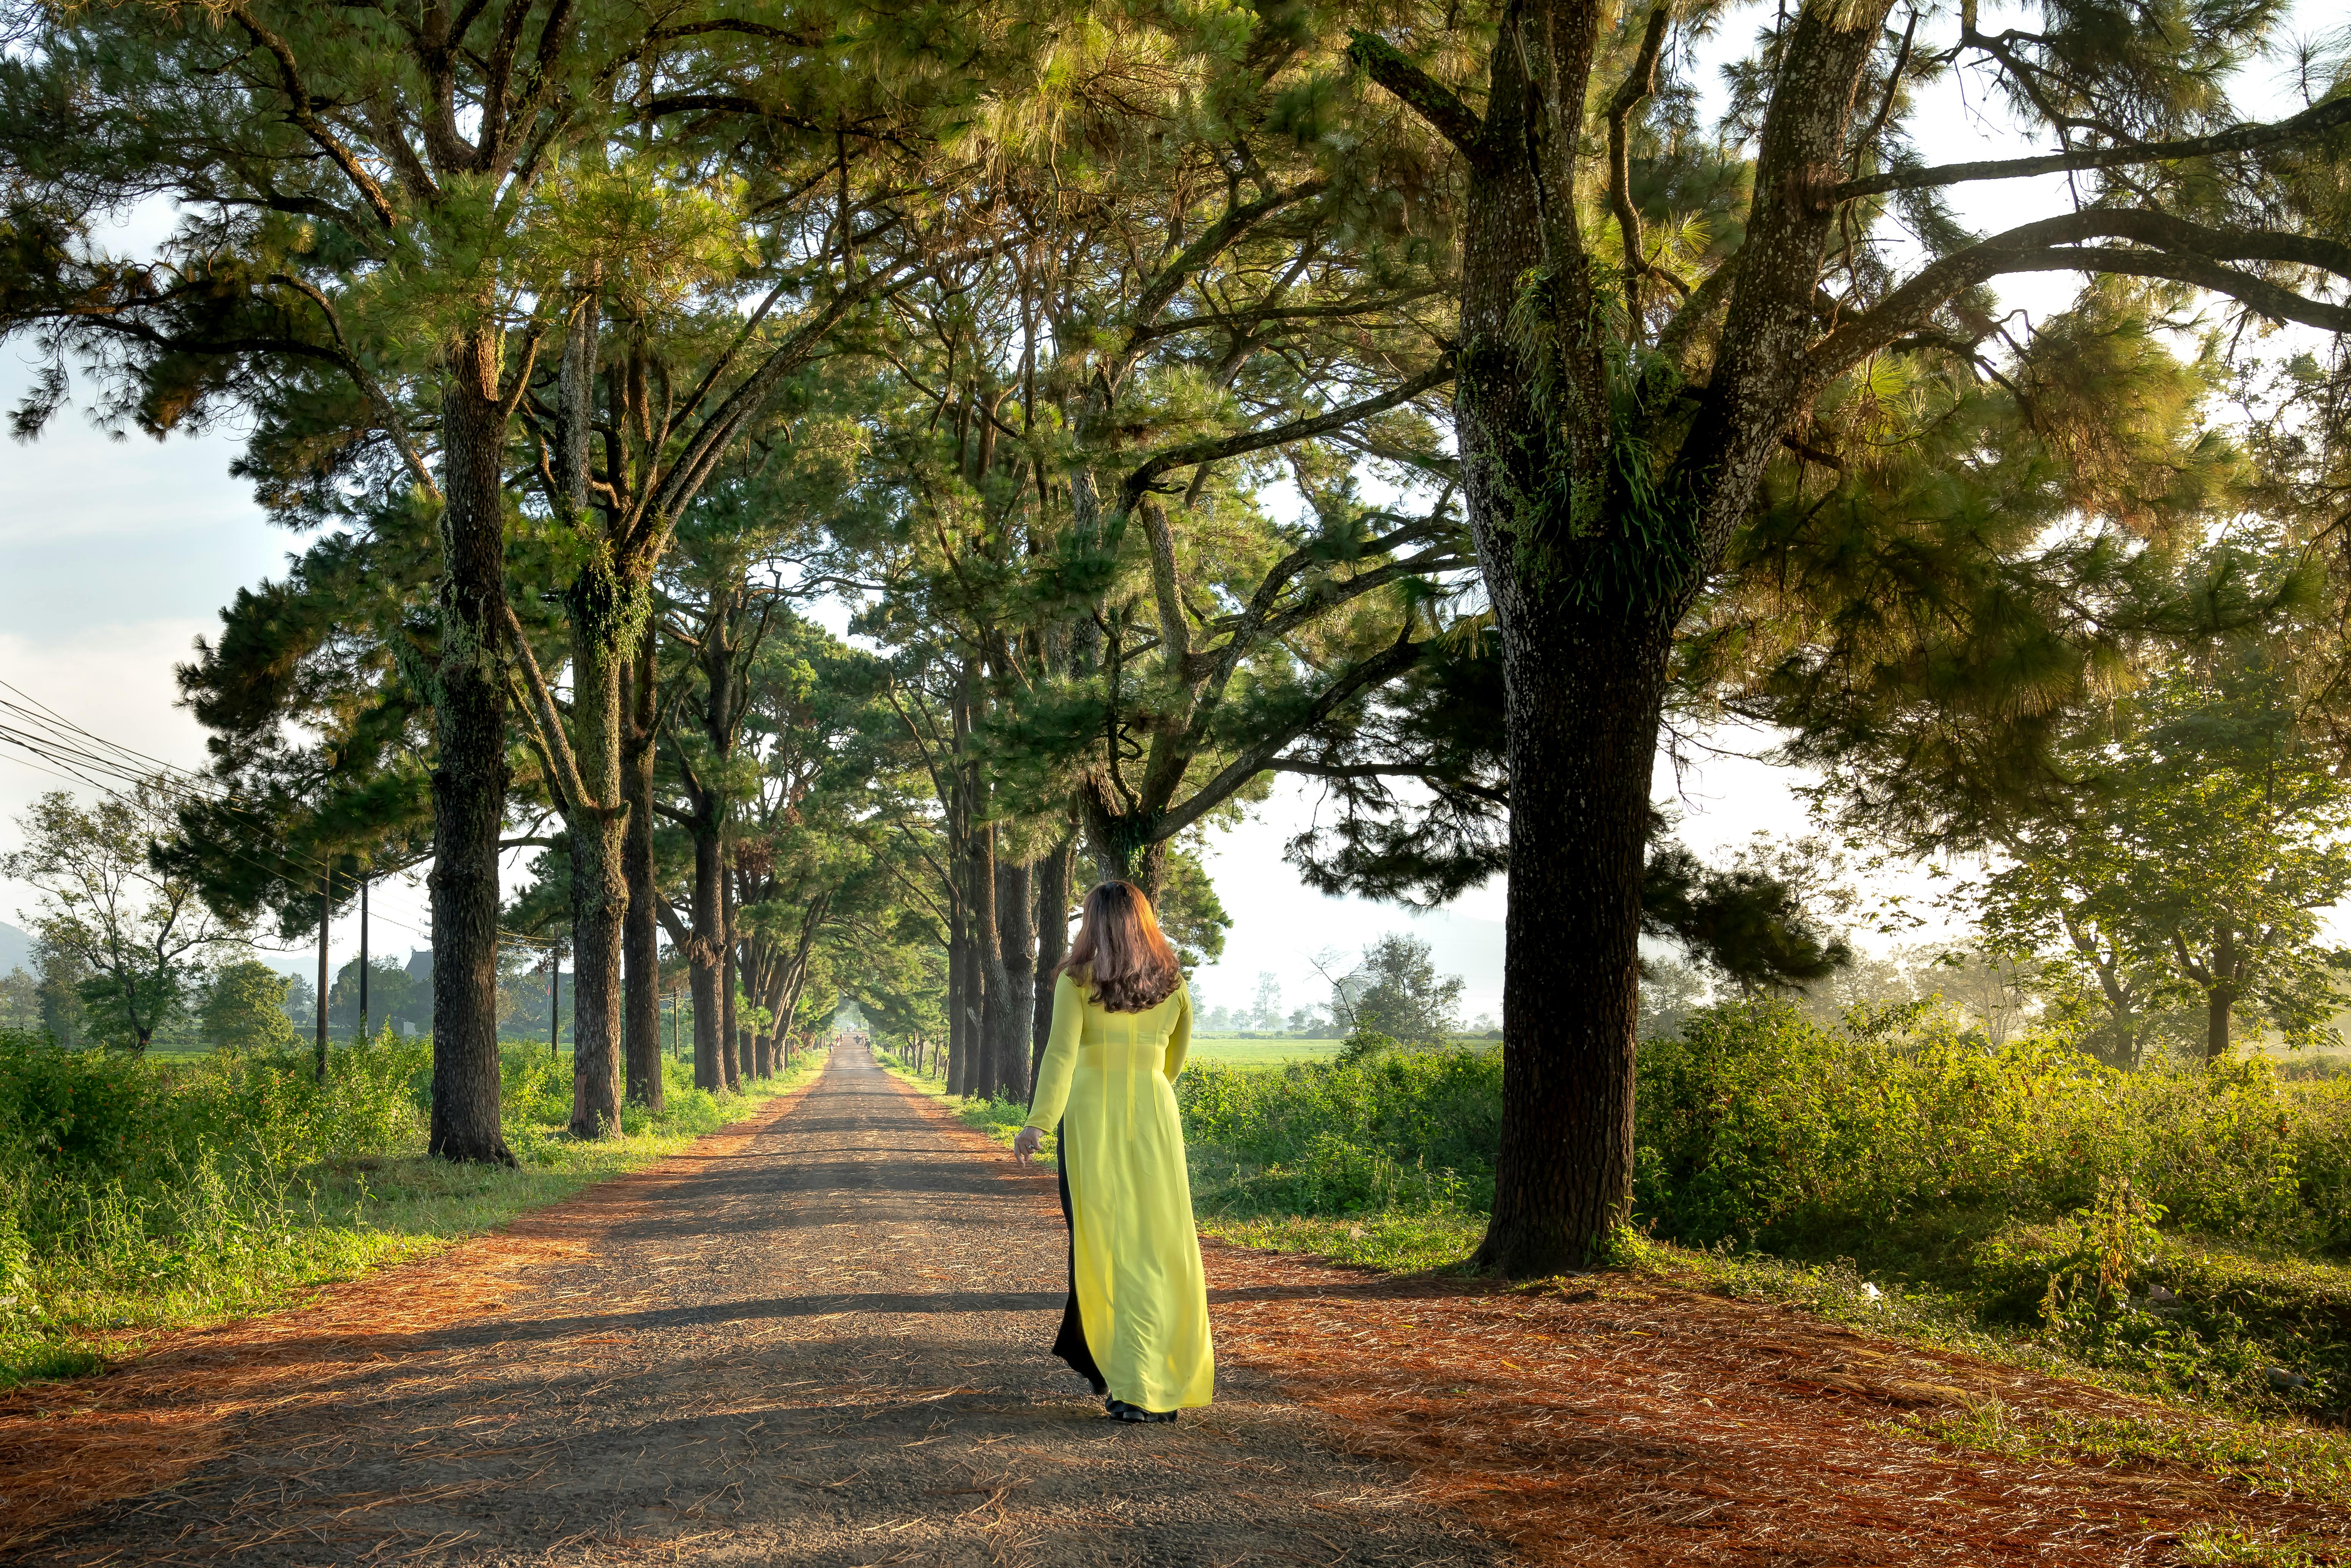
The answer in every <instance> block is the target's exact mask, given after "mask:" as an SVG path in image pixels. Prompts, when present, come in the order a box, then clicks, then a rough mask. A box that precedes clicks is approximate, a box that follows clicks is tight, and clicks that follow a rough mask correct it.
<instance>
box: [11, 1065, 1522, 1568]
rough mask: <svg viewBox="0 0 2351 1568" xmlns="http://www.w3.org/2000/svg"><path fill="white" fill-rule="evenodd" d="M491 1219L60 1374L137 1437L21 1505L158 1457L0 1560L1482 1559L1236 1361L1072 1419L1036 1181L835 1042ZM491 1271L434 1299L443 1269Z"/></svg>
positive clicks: (118, 1432) (1044, 1200) (32, 1479)
mask: <svg viewBox="0 0 2351 1568" xmlns="http://www.w3.org/2000/svg"><path fill="white" fill-rule="evenodd" d="M566 1211H568V1212H566ZM516 1230H517V1239H516V1240H514V1241H513V1242H512V1243H511V1244H509V1245H506V1246H503V1247H502V1246H500V1245H499V1244H498V1241H497V1239H491V1240H490V1241H489V1242H488V1243H486V1244H484V1243H475V1244H469V1246H468V1247H467V1248H461V1249H457V1251H455V1252H454V1253H452V1254H448V1255H445V1256H444V1258H443V1259H441V1260H434V1261H432V1262H427V1263H423V1264H415V1265H408V1266H405V1267H404V1268H403V1269H402V1270H392V1271H391V1273H392V1275H393V1276H399V1277H398V1278H387V1277H384V1276H379V1277H377V1278H376V1279H374V1280H370V1281H359V1282H357V1283H355V1284H352V1285H348V1286H341V1287H337V1288H336V1291H335V1292H334V1295H335V1297H336V1299H335V1300H334V1301H331V1302H329V1303H328V1305H327V1307H326V1308H325V1309H322V1310H321V1311H320V1312H317V1313H314V1314H306V1313H303V1312H292V1313H287V1314H280V1321H279V1322H277V1324H276V1325H274V1326H273V1327H271V1328H269V1329H267V1330H266V1331H260V1332H261V1337H256V1333H255V1332H246V1333H228V1334H224V1335H215V1336H213V1337H211V1338H209V1339H207V1338H206V1336H201V1335H198V1336H190V1337H189V1339H188V1341H186V1342H183V1343H182V1344H181V1345H180V1346H179V1347H177V1348H176V1349H175V1350H174V1351H171V1352H166V1353H165V1354H164V1355H163V1356H162V1357H160V1358H157V1359H156V1361H155V1363H154V1365H153V1366H152V1367H150V1368H149V1369H148V1370H147V1372H146V1373H145V1376H146V1377H147V1379H148V1381H149V1383H150V1384H151V1385H152V1387H151V1388H150V1389H149V1390H148V1391H147V1393H146V1394H144V1395H143V1396H142V1395H141V1392H140V1388H139V1385H140V1382H141V1375H142V1373H141V1367H142V1365H144V1364H133V1366H132V1367H131V1369H130V1370H129V1371H127V1372H126V1373H124V1374H120V1375H117V1376H116V1377H110V1378H107V1379H101V1380H100V1381H99V1383H98V1384H97V1385H90V1386H91V1390H92V1395H93V1400H94V1405H96V1406H106V1405H112V1406H116V1407H117V1408H118V1409H120V1411H121V1412H122V1413H123V1416H124V1418H125V1419H130V1418H131V1417H133V1416H135V1417H136V1418H137V1420H138V1421H139V1422H140V1423H141V1425H140V1426H139V1427H137V1429H136V1430H135V1431H131V1432H130V1433H129V1434H128V1436H127V1437H126V1436H125V1433H124V1432H123V1430H122V1429H121V1428H120V1427H119V1426H118V1427H104V1425H103V1424H104V1420H105V1412H104V1411H103V1410H99V1409H85V1410H84V1411H83V1412H81V1413H80V1414H81V1415H82V1416H83V1417H84V1418H85V1421H86V1424H87V1423H89V1422H95V1423H99V1427H100V1429H102V1430H103V1431H104V1432H108V1433H111V1434H112V1436H111V1437H107V1438H105V1439H104V1440H95V1439H93V1440H92V1443H91V1446H90V1447H89V1449H88V1450H87V1458H86V1460H78V1459H77V1457H76V1456H74V1455H70V1454H67V1455H62V1456H61V1457H60V1458H59V1459H58V1462H57V1464H56V1465H55V1466H54V1467H53V1468H52V1469H51V1470H50V1471H49V1477H50V1479H48V1480H47V1481H45V1480H44V1479H41V1477H40V1475H39V1473H38V1472H39V1468H40V1467H39V1466H38V1465H35V1466H33V1467H32V1473H30V1474H26V1473H19V1474H18V1475H17V1476H16V1478H15V1479H16V1484H17V1485H19V1486H26V1487H31V1488H34V1489H37V1491H38V1490H46V1491H47V1492H48V1493H49V1495H50V1496H51V1498H52V1499H55V1498H57V1497H58V1496H59V1495H60V1494H61V1489H60V1487H59V1486H58V1485H57V1479H59V1478H62V1477H63V1476H64V1475H66V1474H67V1473H68V1472H69V1471H79V1472H82V1473H85V1474H87V1473H89V1472H92V1471H103V1470H105V1469H107V1467H108V1466H109V1465H110V1464H115V1463H116V1458H117V1457H118V1456H117V1454H116V1450H117V1449H120V1448H121V1443H122V1441H128V1442H129V1443H130V1444H131V1448H139V1447H140V1445H141V1443H145V1444H146V1445H147V1448H152V1447H153V1443H152V1438H153V1437H154V1436H155V1434H156V1432H157V1431H159V1430H167V1429H168V1430H169V1431H171V1432H174V1433H177V1434H178V1440H179V1441H181V1442H182V1444H183V1447H185V1448H187V1449H188V1451H189V1453H190V1454H191V1455H192V1456H193V1463H191V1464H189V1465H186V1466H183V1473H179V1474H177V1475H176V1476H172V1475H170V1474H169V1472H168V1471H161V1470H155V1469H152V1467H151V1470H150V1473H149V1478H148V1479H149V1483H150V1484H146V1485H144V1486H143V1488H141V1490H140V1491H139V1493H138V1495H131V1496H121V1495H118V1496H115V1497H113V1498H112V1499H110V1500H103V1501H98V1502H96V1504H95V1506H92V1507H89V1509H87V1510H86V1511H80V1512H78V1514H77V1515H75V1516H74V1517H72V1518H71V1519H67V1518H63V1517H57V1516H56V1515H54V1514H53V1515H51V1516H50V1517H48V1518H47V1519H46V1520H43V1521H40V1522H39V1523H37V1525H36V1526H35V1531H34V1533H33V1534H32V1535H30V1536H27V1535H26V1534H22V1533H20V1534H18V1535H17V1536H16V1543H15V1548H14V1550H13V1551H12V1550H10V1549H9V1548H8V1547H7V1546H6V1545H5V1541H6V1537H5V1535H0V1556H6V1557H13V1558H14V1559H15V1560H17V1561H24V1562H41V1563H96V1562H99V1561H101V1560H102V1561H105V1562H108V1563H118V1564H129V1563H161V1562H166V1561H170V1562H186V1561H199V1562H201V1561H208V1560H219V1559H225V1558H227V1557H230V1556H232V1555H234V1556H235V1558H236V1560H237V1561H238V1562H240V1563H350V1562H356V1561H360V1560H366V1561H369V1562H374V1563H387V1562H392V1561H395V1560H398V1561H405V1562H410V1563H434V1562H445V1563H518V1562H525V1561H528V1562H558V1563H638V1562H671V1561H691V1562H705V1563H737V1562H743V1563H795V1564H799V1563H809V1564H836V1563H838V1564H851V1563H856V1564H881V1563H957V1564H959V1563H1034V1564H1040V1565H1048V1564H1062V1563H1166V1564H1180V1565H1183V1568H1207V1565H1210V1564H1216V1565H1219V1568H1229V1565H1233V1564H1238V1563H1249V1562H1253V1561H1265V1562H1272V1563H1298V1562H1307V1563H1336V1562H1339V1561H1346V1562H1349V1563H1365V1564H1377V1563H1394V1564H1397V1565H1399V1568H1402V1565H1405V1564H1421V1563H1430V1564H1437V1563H1443V1564H1453V1563H1460V1564H1470V1563H1496V1562H1500V1561H1503V1560H1505V1559H1504V1553H1503V1552H1502V1549H1500V1548H1499V1547H1498V1546H1496V1545H1494V1544H1492V1543H1491V1542H1488V1541H1485V1540H1482V1539H1480V1538H1479V1537H1477V1536H1475V1535H1473V1534H1470V1533H1468V1531H1465V1530H1464V1529H1463V1528H1462V1527H1461V1526H1459V1525H1458V1523H1456V1522H1453V1521H1450V1520H1448V1519H1447V1517H1446V1516H1444V1515H1443V1514H1441V1513H1439V1512H1437V1511H1435V1510H1432V1509H1429V1508H1426V1507H1424V1506H1422V1505H1420V1504H1418V1503H1416V1502H1414V1501H1412V1500H1410V1498H1409V1484H1408V1481H1407V1479H1406V1477H1405V1472H1403V1471H1401V1470H1396V1471H1389V1470H1384V1469H1380V1468H1378V1467H1375V1466H1368V1465H1366V1464H1365V1463H1364V1462H1363V1461H1360V1460H1353V1459H1347V1458H1340V1457H1338V1456H1337V1455H1335V1454H1334V1453H1332V1451H1330V1450H1329V1449H1328V1448H1323V1447H1321V1446H1318V1444H1317V1442H1316V1440H1315V1437H1316V1429H1315V1426H1314V1422H1315V1420H1316V1417H1314V1416H1311V1414H1309V1413H1308V1412H1306V1411H1304V1410H1302V1409H1301V1408H1300V1407H1298V1406H1295V1405H1292V1404H1290V1403H1289V1402H1288V1401H1286V1400H1285V1399H1284V1398H1283V1397H1282V1396H1281V1395H1280V1391H1279V1390H1278V1388H1277V1387H1276V1386H1275V1385H1274V1384H1273V1383H1272V1382H1271V1381H1270V1379H1268V1378H1267V1377H1266V1376H1264V1375H1261V1374H1259V1373H1255V1372H1253V1371H1251V1370H1249V1369H1247V1368H1241V1367H1236V1366H1232V1365H1230V1364H1228V1365H1227V1366H1226V1367H1225V1368H1224V1369H1223V1370H1222V1375H1221V1379H1220V1386H1219V1388H1218V1397H1217V1403H1216V1405H1215V1406H1212V1407H1211V1408H1209V1409H1207V1410H1204V1411H1193V1412H1186V1415H1185V1416H1184V1418H1183V1420H1182V1422H1181V1423H1179V1424H1178V1425H1176V1426H1175V1427H1127V1426H1123V1425H1120V1424H1118V1423H1115V1422H1112V1421H1110V1420H1108V1419H1107V1418H1105V1417H1104V1416H1103V1415H1102V1406H1101V1405H1100V1403H1099V1402H1098V1401H1095V1400H1093V1399H1092V1398H1091V1397H1090V1396H1088V1395H1087V1394H1086V1392H1085V1388H1084V1385H1083V1384H1082V1383H1081V1382H1080V1381H1079V1379H1078V1378H1077V1377H1076V1376H1074V1375H1071V1373H1069V1372H1068V1371H1067V1369H1065V1368H1064V1367H1062V1365H1061V1363H1060V1362H1058V1361H1055V1360H1053V1359H1052V1358H1051V1357H1050V1354H1048V1349H1047V1347H1048V1346H1049V1345H1050V1343H1051V1340H1052V1336H1053V1333H1054V1330H1055V1327H1056V1326H1057V1323H1058V1321H1059V1312H1060V1309H1061V1292H1062V1289H1063V1249H1064V1245H1065V1243H1064V1240H1063V1236H1062V1230H1061V1218H1060V1214H1059V1211H1058V1209H1057V1207H1055V1203H1054V1197H1053V1187H1052V1184H1051V1182H1050V1179H1046V1180H1040V1179H1039V1178H1037V1177H1036V1176H1022V1175H1019V1174H1017V1173H1015V1172H1014V1171H1013V1170H1012V1168H1011V1165H1010V1161H1009V1160H1008V1159H1006V1158H1004V1157H1003V1156H1001V1155H992V1154H991V1153H989V1152H988V1151H987V1150H983V1149H980V1148H977V1147H976V1146H975V1143H974V1140H973V1138H972V1136H971V1135H970V1134H966V1133H964V1132H962V1131H960V1130H958V1129H956V1128H953V1127H951V1126H949V1125H947V1124H945V1121H944V1119H943V1118H942V1117H941V1116H940V1115H939V1114H938V1113H935V1111H932V1110H930V1109H929V1108H927V1107H926V1106H925V1104H924V1103H922V1102H921V1101H919V1100H918V1099H917V1098H916V1097H915V1096H914V1094H913V1093H912V1092H910V1091H908V1090H906V1089H904V1088H903V1087H901V1086H900V1085H898V1084H897V1083H896V1082H893V1080H891V1079H890V1078H889V1077H888V1076H887V1075H885V1074H884V1073H883V1071H882V1070H881V1069H880V1068H879V1067H878V1066H877V1065H876V1064H875V1062H874V1061H873V1059H872V1056H871V1055H870V1054H868V1053H867V1052H866V1051H863V1050H862V1049H850V1048H844V1049H842V1050H841V1051H836V1052H835V1053H834V1055H833V1057H832V1060H831V1063H830V1064H829V1065H828V1067H827V1068H826V1069H825V1071H824V1072H823V1073H822V1075H821V1076H820V1078H819V1079H818V1080H817V1082H815V1084H814V1085H812V1086H811V1087H810V1089H809V1090H808V1091H806V1092H803V1093H802V1094H800V1095H799V1096H796V1097H795V1098H793V1099H791V1100H788V1101H786V1102H783V1103H781V1104H780V1106H779V1107H778V1109H777V1110H776V1111H774V1112H772V1113H769V1114H768V1115H767V1116H765V1117H764V1118H762V1119H761V1120H759V1121H758V1122H756V1123H753V1124H748V1125H747V1126H746V1127H738V1128H737V1129H735V1130H734V1132H733V1134H732V1135H729V1134H718V1135H716V1136H715V1137H713V1138H711V1139H707V1140H705V1141H704V1142H703V1143H702V1144H700V1145H696V1146H695V1149H693V1150H691V1151H689V1152H688V1153H687V1154H686V1155H683V1156H680V1157H679V1158H677V1159H674V1160H672V1161H669V1162H666V1163H665V1164H664V1165H663V1166H658V1167H655V1168H654V1169H653V1170H651V1171H648V1172H645V1173H643V1174H642V1175H640V1176H631V1177H624V1178H622V1179H621V1180H618V1181H615V1182H611V1183H607V1184H605V1185H604V1186H601V1187H600V1188H597V1189H595V1192H594V1193H593V1194H591V1195H590V1197H589V1198H587V1199H584V1200H579V1201H576V1202H575V1203H574V1204H572V1205H567V1206H564V1208H563V1209H562V1210H557V1211H549V1215H548V1216H547V1217H545V1218H541V1219H540V1220H538V1222H536V1224H534V1223H533V1222H528V1221H527V1222H526V1223H525V1224H524V1225H521V1226H517V1228H516ZM501 1267H503V1268H504V1270H505V1274H504V1275H503V1276H502V1278H501V1281H500V1283H499V1285H498V1287H497V1288H496V1289H491V1288H489V1287H483V1288H482V1289H479V1290H476V1291H473V1292H472V1294H471V1296H470V1298H468V1296H467V1292H466V1291H465V1290H464V1289H463V1288H462V1286H463V1283H464V1281H465V1280H466V1279H468V1278H471V1277H476V1276H478V1277H480V1278H482V1279H487V1278H489V1277H490V1276H491V1275H492V1274H494V1273H496V1270H498V1269H499V1268H501ZM436 1271H437V1277H436ZM460 1299H465V1300H469V1301H470V1303H471V1304H470V1305H468V1306H452V1305H450V1303H451V1302H452V1301H457V1300H460ZM436 1303H437V1304H436ZM379 1309H380V1310H379ZM306 1319H312V1320H314V1321H313V1322H311V1323H310V1325H309V1327H308V1332H307V1333H306V1332H305V1320H306ZM241 1366H242V1367H243V1368H244V1371H243V1373H242V1374H241V1373H240V1367H241ZM240 1378H241V1379H242V1380H241V1381H240ZM109 1385H116V1386H115V1387H114V1388H113V1389H112V1390H109ZM52 1397H54V1396H52ZM134 1403H135V1404H138V1405H140V1406H142V1407H141V1408H139V1409H137V1410H135V1411H134V1410H132V1409H131V1406H132V1405H133V1404H134ZM159 1404H161V1405H164V1406H173V1408H171V1409H168V1410H163V1411H162V1412H160V1413H159V1411H158V1409H157V1408H156V1406H158V1405H159ZM71 1429H72V1416H71V1413H68V1419H67V1421H66V1423H65V1424H64V1426H63V1427H59V1428H58V1435H59V1436H64V1435H66V1434H67V1433H68V1432H70V1430H71ZM29 1430H30V1431H32V1432H34V1433H38V1432H39V1431H40V1430H41V1428H40V1427H38V1426H35V1427H32V1428H29ZM27 1431H28V1428H27V1427H24V1426H16V1427H14V1428H13V1430H12V1432H11V1433H10V1434H9V1436H11V1437H23V1436H25V1435H26V1433H27ZM110 1442H112V1443H113V1444H114V1448H109V1447H108V1444H109V1443H110ZM141 1451H144V1450H143V1449H142V1450H141ZM116 1468H117V1469H121V1466H120V1464H116ZM135 1469H136V1467H135V1466H134V1467H132V1472H133V1473H135ZM157 1479H162V1480H164V1481H165V1484H161V1485H156V1484H152V1482H153V1481H155V1480H157ZM114 1490H116V1491H117V1492H118V1493H120V1492H122V1491H125V1490H130V1489H128V1488H124V1487H120V1486H118V1487H117V1488H115V1489H114ZM18 1500H20V1501H23V1500H28V1499H26V1498H25V1497H24V1496H23V1494H22V1493H20V1496H19V1499H18Z"/></svg>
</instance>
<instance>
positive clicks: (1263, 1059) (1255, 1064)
mask: <svg viewBox="0 0 2351 1568" xmlns="http://www.w3.org/2000/svg"><path fill="white" fill-rule="evenodd" d="M1338 1054H1339V1042H1338V1041H1337V1040H1305V1039H1292V1040H1284V1039H1281V1038H1280V1037H1279V1036H1277V1037H1274V1038H1271V1039H1264V1038H1252V1037H1249V1036H1245V1035H1243V1036H1234V1035H1195V1036H1193V1037H1192V1056H1191V1060H1192V1061H1193V1063H1194V1064H1196V1065H1201V1066H1206V1065H1210V1064H1213V1065H1215V1066H1217V1067H1228V1068H1248V1069H1255V1070H1258V1071H1264V1070H1266V1069H1269V1068H1280V1067H1287V1066H1289V1065H1290V1063H1291V1062H1293V1061H1330V1060H1331V1059H1332V1057H1334V1056H1336V1055H1338Z"/></svg>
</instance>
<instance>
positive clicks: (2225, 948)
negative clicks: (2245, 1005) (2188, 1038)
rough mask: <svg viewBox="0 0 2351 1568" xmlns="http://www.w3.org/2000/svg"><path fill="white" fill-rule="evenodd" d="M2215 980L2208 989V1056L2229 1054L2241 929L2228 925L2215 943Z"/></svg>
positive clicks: (2205, 1014)
mask: <svg viewBox="0 0 2351 1568" xmlns="http://www.w3.org/2000/svg"><path fill="white" fill-rule="evenodd" d="M2211 962H2212V967H2211V974H2212V977H2213V983H2212V984H2211V986H2210V987H2209V988H2207V989H2206V990H2205V992H2204V1060H2205V1061H2208V1062H2210V1061H2220V1059H2221V1058H2222V1057H2224V1056H2226V1055H2228V1054H2229V1030H2230V1026H2231V1022H2232V1021H2233V1019H2232V1015H2233V1014H2234V1013H2235V1012H2236V1009H2237V933H2236V931H2235V930H2234V929H2233V928H2231V927H2230V926H2227V925H2223V926H2221V927H2220V935H2219V936H2218V937H2216V938H2215V939H2214V941H2213V943H2212V961H2211Z"/></svg>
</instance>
